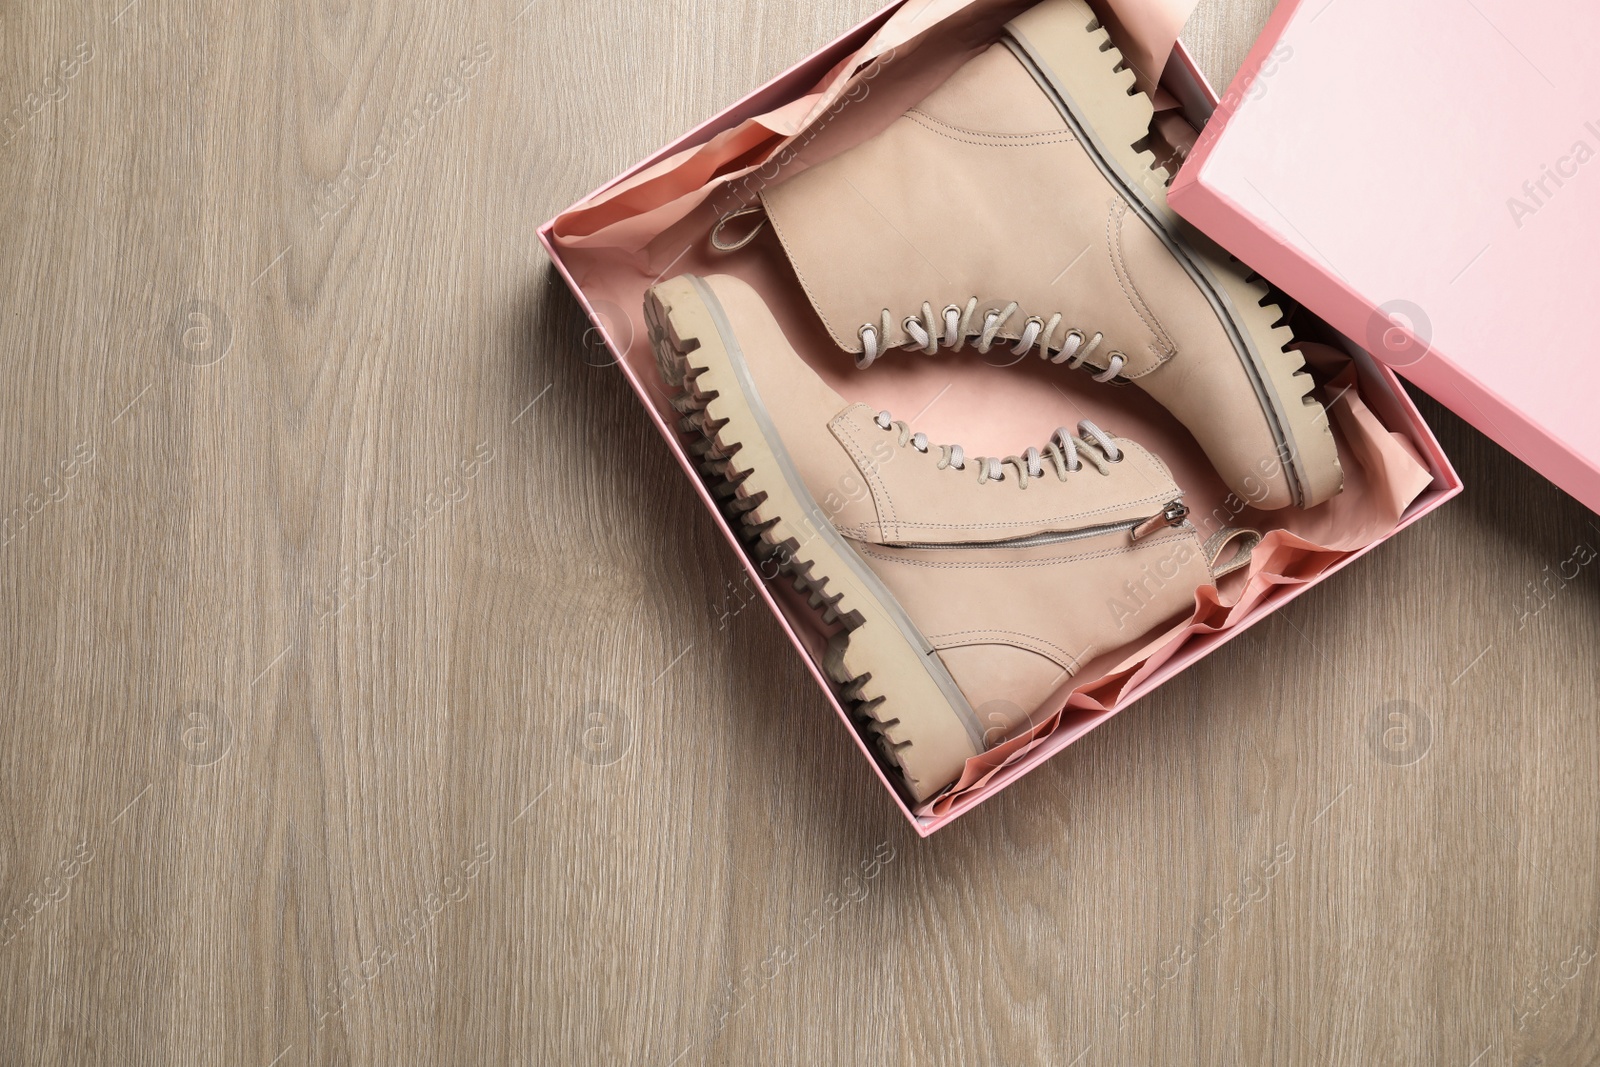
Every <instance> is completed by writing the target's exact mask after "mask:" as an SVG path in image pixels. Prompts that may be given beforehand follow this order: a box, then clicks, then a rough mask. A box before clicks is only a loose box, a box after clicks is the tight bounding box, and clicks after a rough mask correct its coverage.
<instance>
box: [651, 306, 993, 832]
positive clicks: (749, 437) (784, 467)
mask: <svg viewBox="0 0 1600 1067" xmlns="http://www.w3.org/2000/svg"><path fill="white" fill-rule="evenodd" d="M644 311H645V322H646V324H647V325H648V328H649V335H650V342H651V345H652V347H653V348H654V350H655V355H656V362H657V365H658V366H659V368H660V370H661V376H662V379H663V380H664V381H665V382H666V383H667V384H668V385H669V386H671V387H673V388H676V389H678V390H679V392H678V393H677V395H675V396H673V397H672V398H671V403H672V406H673V407H674V408H675V409H676V410H677V411H678V412H679V413H680V414H681V415H682V416H683V418H682V420H681V421H680V423H679V429H680V430H681V431H682V432H683V433H684V434H685V435H686V436H688V437H690V438H692V441H691V443H690V445H689V452H690V454H691V455H693V456H694V457H695V458H696V460H697V462H698V466H699V468H700V472H701V474H702V475H703V477H704V478H705V480H706V482H707V484H708V486H709V488H710V489H711V491H712V493H713V495H714V496H715V497H716V498H717V499H718V501H719V502H720V503H721V506H722V509H723V512H724V513H725V514H726V515H727V517H728V519H729V521H730V522H731V523H732V525H733V528H734V529H735V530H736V531H737V532H738V533H739V534H740V536H741V538H742V540H743V541H744V542H745V544H746V546H747V548H748V550H749V551H750V554H751V555H752V556H753V557H755V559H756V560H757V561H758V562H761V563H763V564H768V563H772V564H775V565H776V567H777V568H778V571H779V572H781V573H782V574H783V575H785V576H787V577H788V578H790V579H791V580H792V581H793V584H794V588H795V589H796V591H798V592H801V593H809V594H810V596H809V601H808V602H809V603H810V605H811V607H812V608H813V609H816V610H818V611H819V612H821V614H822V619H823V621H824V622H825V623H828V624H834V623H838V624H840V629H839V630H838V632H837V633H835V634H834V635H833V637H832V638H830V640H829V644H828V651H827V654H826V656H825V657H824V660H823V670H824V673H826V674H827V675H828V677H829V678H830V679H831V680H832V681H833V682H834V683H836V684H837V685H838V686H839V694H840V699H841V700H842V701H845V702H846V703H847V705H848V706H849V708H850V710H851V713H852V717H853V718H854V719H855V720H856V722H857V724H858V726H859V727H860V728H861V730H862V733H863V735H864V736H865V737H866V738H867V739H868V740H869V742H871V743H872V745H873V747H874V749H875V750H876V751H877V752H878V753H879V755H880V756H881V758H882V759H883V761H884V762H885V763H887V764H888V765H889V766H890V767H891V769H892V770H893V771H894V772H895V774H893V775H892V777H896V778H898V779H899V781H900V782H901V783H902V785H903V786H904V788H905V792H906V793H907V795H908V796H909V797H910V798H911V800H912V801H913V802H921V801H924V800H927V799H929V798H930V797H933V796H935V795H937V794H938V793H939V792H940V791H942V790H943V789H944V788H945V787H947V786H948V785H950V784H951V783H952V782H954V781H955V780H956V779H957V778H958V777H959V776H960V774H961V771H962V768H963V766H964V765H965V763H966V760H967V759H968V758H969V757H971V756H973V755H976V754H977V753H978V752H981V751H982V750H983V748H984V745H983V734H982V730H981V729H980V727H979V723H978V717H977V714H976V713H975V712H974V711H973V710H972V708H971V706H970V704H968V703H967V700H966V698H965V697H964V696H962V694H961V691H960V690H959V689H958V688H957V687H956V685H955V682H954V680H953V679H951V678H950V676H949V672H948V671H947V670H945V668H944V665H943V663H942V661H940V660H939V658H938V653H937V652H935V651H934V649H933V647H932V646H931V645H929V644H928V643H927V640H926V638H924V637H923V636H922V635H921V633H920V632H919V631H917V630H916V628H915V626H913V625H912V623H911V622H910V620H909V619H908V618H907V617H906V615H905V612H904V610H903V609H901V608H900V606H899V604H898V603H896V602H895V600H894V597H893V595H892V594H891V593H890V592H889V591H888V590H887V589H886V588H884V587H883V585H882V583H881V582H880V581H879V580H878V579H877V577H876V576H875V575H874V574H873V573H872V571H871V570H870V568H868V567H867V565H866V563H865V562H864V561H863V560H861V558H860V557H859V556H858V555H856V553H855V551H854V549H852V548H851V547H850V546H849V544H848V543H847V542H846V541H845V539H844V538H843V537H841V536H840V535H839V534H838V532H837V531H835V530H834V529H833V527H832V525H831V524H829V523H828V522H827V520H826V518H825V517H824V516H823V513H822V511H821V509H820V508H819V507H818V505H817V503H816V501H815V499H814V498H812V496H811V494H810V492H809V490H807V489H806V487H805V485H804V483H803V482H802V481H801V480H800V477H799V474H798V472H797V471H796V470H795V468H794V465H793V463H792V462H791V461H790V460H789V457H788V455H787V452H786V451H785V449H784V445H783V442H782V441H781V440H779V439H778V438H777V434H776V432H775V431H774V430H773V429H772V428H771V421H770V418H769V417H768V416H767V414H766V411H765V408H764V406H763V404H762V401H761V398H760V396H759V394H758V393H757V392H756V390H755V386H754V382H753V381H752V380H751V379H750V375H749V371H748V367H747V366H746V365H745V363H744V357H743V354H742V352H741V350H740V348H739V344H738V339H737V338H736V337H735V336H733V330H732V327H731V325H730V324H729V323H728V321H727V316H726V314H725V313H724V312H723V310H722V307H721V304H720V302H719V301H718V300H717V297H716V294H715V293H714V292H713V291H712V290H711V288H710V286H709V285H707V284H706V282H705V281H703V280H702V279H699V278H695V277H692V276H688V275H685V276H681V277H678V278H674V279H672V280H670V281H667V282H663V283H661V284H659V285H657V286H655V287H654V288H652V289H651V290H650V291H649V293H647V294H646V296H645V308H644Z"/></svg>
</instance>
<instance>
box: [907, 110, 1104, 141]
mask: <svg viewBox="0 0 1600 1067" xmlns="http://www.w3.org/2000/svg"><path fill="white" fill-rule="evenodd" d="M905 117H906V118H908V119H910V120H911V121H912V122H915V123H916V124H917V125H918V126H921V127H922V128H923V129H925V130H927V131H928V132H929V133H935V134H938V135H939V136H940V137H944V138H946V139H948V140H951V141H960V142H961V143H962V144H972V145H981V146H985V147H989V148H1032V147H1033V146H1034V145H1044V144H1077V143H1078V139H1077V138H1076V137H1074V136H1072V131H1071V130H1068V129H1064V128H1063V129H1060V130H1041V131H1040V132H1038V133H986V132H985V131H983V130H969V129H967V128H965V127H963V126H955V125H952V124H951V123H948V122H945V121H944V120H942V119H936V118H934V117H933V116H932V115H930V114H928V113H927V112H926V111H921V110H918V109H916V108H912V109H911V110H910V111H907V112H906V113H905ZM923 120H927V121H923ZM929 123H932V124H933V125H929ZM940 127H942V128H940ZM958 134H964V135H965V136H957V135H958ZM1007 142H1010V143H1007Z"/></svg>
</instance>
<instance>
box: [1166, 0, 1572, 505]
mask: <svg viewBox="0 0 1600 1067" xmlns="http://www.w3.org/2000/svg"><path fill="white" fill-rule="evenodd" d="M1170 200H1171V204H1172V207H1173V209H1174V210H1175V211H1177V212H1178V213H1179V214H1180V215H1182V216H1183V217H1185V218H1186V219H1188V220H1189V221H1190V222H1192V223H1193V224H1194V225H1195V226H1197V227H1198V228H1200V229H1201V230H1203V231H1205V232H1206V233H1207V234H1209V235H1210V236H1211V237H1212V238H1213V239H1214V240H1216V241H1217V242H1219V243H1220V244H1222V245H1223V246H1224V247H1225V248H1227V249H1228V250H1229V251H1230V252H1232V253H1233V254H1234V255H1236V256H1238V257H1239V258H1240V259H1241V260H1244V261H1245V262H1247V263H1249V264H1250V265H1251V266H1252V267H1254V268H1255V269H1256V270H1258V271H1260V272H1261V273H1262V274H1263V275H1265V276H1266V277H1268V278H1270V279H1271V280H1272V281H1273V282H1274V283H1275V284H1277V285H1279V286H1281V287H1282V288H1283V289H1284V290H1285V291H1286V292H1288V294H1289V295H1290V296H1291V297H1293V298H1294V299H1296V300H1298V301H1299V302H1300V303H1302V304H1304V305H1305V306H1306V307H1307V308H1309V309H1310V310H1312V311H1313V312H1315V313H1316V314H1317V315H1319V316H1321V317H1322V318H1323V319H1325V320H1327V322H1329V323H1330V324H1331V325H1333V326H1334V327H1335V328H1336V329H1338V330H1339V331H1340V332H1342V333H1344V334H1346V335H1347V336H1349V337H1350V338H1351V339H1352V340H1355V341H1356V342H1358V343H1360V344H1361V345H1362V346H1363V347H1365V348H1367V349H1368V350H1369V351H1371V352H1372V353H1373V355H1374V356H1376V357H1377V358H1378V359H1380V360H1382V361H1383V362H1385V363H1387V364H1389V366H1391V367H1393V368H1395V369H1396V370H1397V371H1399V372H1400V373H1401V374H1402V375H1403V376H1405V377H1406V378H1408V379H1410V380H1411V381H1412V382H1414V383H1416V384H1417V385H1418V386H1419V387H1421V388H1422V389H1424V390H1426V391H1427V392H1429V393H1430V394H1432V395H1433V396H1434V397H1436V398H1437V399H1438V400H1439V401H1440V402H1442V403H1444V404H1445V405H1447V406H1448V407H1450V408H1451V409H1452V410H1453V411H1455V412H1456V413H1457V414H1458V415H1460V416H1461V417H1462V418H1464V419H1466V420H1467V421H1468V422H1470V423H1471V424H1472V425H1474V426H1476V427H1477V428H1478V429H1479V430H1481V431H1483V433H1485V434H1486V435H1488V436H1489V437H1491V438H1493V439H1494V440H1496V441H1498V442H1499V443H1500V444H1501V445H1503V446H1504V447H1505V448H1507V449H1508V450H1510V451H1511V452H1512V454H1514V455H1516V456H1517V457H1518V458H1520V459H1521V460H1522V461H1523V462H1525V463H1527V464H1528V465H1529V466H1531V467H1533V468H1534V469H1535V470H1537V471H1539V472H1540V473H1541V474H1543V475H1545V476H1546V477H1548V478H1549V479H1550V480H1551V481H1552V482H1554V483H1556V484H1557V485H1559V486H1560V487H1561V488H1563V489H1565V490H1566V491H1567V492H1569V493H1571V494H1572V495H1573V496H1575V497H1576V498H1577V499H1579V500H1580V501H1582V502H1583V503H1584V504H1585V505H1587V506H1588V507H1589V508H1590V509H1592V510H1596V511H1600V410H1597V407H1596V402H1597V400H1600V334H1597V333H1596V331H1595V330H1594V329H1593V327H1592V326H1591V324H1590V323H1589V322H1588V321H1587V315H1588V314H1590V313H1593V312H1594V311H1595V310H1596V304H1597V303H1600V5H1597V4H1595V3H1594V2H1593V0H1548V2H1546V3H1543V4H1537V5H1529V4H1526V3H1521V2H1516V0H1413V2H1410V3H1404V4H1397V3H1394V2H1393V0H1283V2H1282V3H1280V4H1279V5H1278V8H1277V10H1276V11H1275V12H1274V13H1273V16H1272V18H1271V20H1270V21H1269V23H1268V24H1267V28H1266V30H1265V31H1264V32H1263V33H1262V35H1261V37H1260V39H1259V40H1258V41H1257V42H1256V45H1255V47H1254V49H1252V51H1251V53H1250V56H1249V58H1248V59H1247V60H1246V61H1245V63H1244V66H1243V67H1242V68H1241V69H1240V72H1239V74H1238V76H1237V77H1236V78H1235V79H1234V81H1233V84H1232V85H1231V86H1230V87H1229V89H1228V92H1227V93H1226V94H1225V95H1224V97H1223V99H1222V102H1221V103H1220V104H1219V105H1218V107H1217V110H1216V113H1215V115H1214V116H1213V117H1212V119H1211V120H1210V122H1209V123H1208V124H1207V126H1206V128H1205V131H1204V133H1203V134H1202V136H1201V138H1200V140H1199V142H1198V143H1197V144H1196V145H1195V148H1194V151H1193V152H1192V153H1191V154H1190V156H1189V159H1188V161H1187V163H1185V165H1184V166H1183V168H1182V170H1181V171H1180V173H1179V174H1178V176H1177V179H1176V180H1175V181H1174V183H1173V186H1172V190H1171V198H1170Z"/></svg>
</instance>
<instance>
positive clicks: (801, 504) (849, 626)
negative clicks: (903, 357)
mask: <svg viewBox="0 0 1600 1067" xmlns="http://www.w3.org/2000/svg"><path fill="white" fill-rule="evenodd" d="M645 318H646V321H647V323H648V324H649V334H650V339H651V343H652V345H653V347H654V349H655V353H656V357H657V361H658V364H659V366H660V370H661V374H662V377H663V378H664V379H665V381H666V383H667V384H668V386H669V387H671V388H673V389H675V390H676V394H675V395H674V396H673V398H672V404H673V406H674V407H675V408H676V409H677V410H678V411H679V412H680V413H681V415H682V416H683V418H682V421H681V424H680V429H681V430H682V431H683V432H684V433H685V434H686V435H687V436H688V437H690V438H691V443H690V446H689V451H690V453H691V454H692V455H694V456H696V457H697V458H698V461H699V465H700V469H701V472H702V474H703V475H704V476H705V478H706V480H707V482H708V484H709V486H710V488H711V490H712V492H713V494H714V495H715V496H716V497H717V498H718V499H719V500H720V501H721V503H722V506H723V508H724V510H725V512H726V514H727V515H728V517H729V519H730V520H731V521H732V522H733V524H734V528H735V529H736V530H739V531H740V532H741V533H742V535H743V537H744V539H745V541H746V543H747V545H748V547H749V550H750V552H751V554H752V556H753V557H754V558H755V559H756V560H757V561H758V562H759V563H760V564H761V569H762V573H763V574H767V575H768V576H769V577H770V576H776V575H777V574H778V573H779V572H782V573H783V574H784V575H785V577H786V578H788V579H789V580H792V582H793V584H794V587H795V589H796V590H797V591H799V592H802V593H809V594H810V597H809V602H810V604H811V606H812V607H813V608H814V609H816V610H818V611H819V612H820V613H821V614H822V620H823V622H824V623H825V624H828V625H830V626H834V627H836V629H835V631H834V632H833V634H832V636H831V638H830V641H829V645H828V652H827V655H826V657H825V661H824V664H823V666H824V668H825V670H826V673H827V674H828V675H829V677H830V678H831V679H832V680H833V681H834V682H835V683H836V684H837V685H838V687H839V693H840V697H841V699H842V700H843V701H845V702H846V703H847V706H849V707H850V708H851V709H852V711H853V714H854V716H855V718H856V721H857V723H858V724H859V725H860V727H861V728H862V731H863V734H864V736H866V737H867V738H868V740H869V741H870V742H872V743H873V745H874V747H875V748H876V750H877V751H878V752H879V753H880V755H881V757H882V759H883V760H884V762H885V763H886V764H887V765H888V767H889V769H890V770H891V772H892V773H893V774H894V775H896V776H897V777H898V780H899V781H900V782H901V783H902V784H903V786H904V789H905V792H906V794H907V796H908V797H909V798H910V799H911V800H912V801H913V802H917V801H923V800H926V799H928V798H930V797H932V796H934V795H936V794H937V793H938V792H940V791H941V790H943V789H945V788H946V787H947V786H949V785H950V784H951V783H952V782H954V781H955V780H956V779H957V778H958V777H959V776H960V774H961V771H962V768H963V766H964V764H965V761H966V760H967V759H968V758H969V757H971V756H973V755H976V754H978V753H981V752H983V751H984V750H985V749H987V748H990V747H992V746H993V745H995V744H998V743H999V742H1001V741H1003V740H1005V739H1007V738H1008V737H1011V736H1013V735H1014V734H1015V733H1016V732H1017V731H1018V730H1019V729H1021V728H1023V727H1026V726H1027V725H1028V724H1029V722H1030V721H1036V719H1037V717H1038V716H1040V715H1043V714H1047V713H1048V711H1050V710H1053V708H1051V707H1048V706H1046V705H1047V701H1048V700H1049V698H1050V697H1051V696H1052V695H1054V694H1056V693H1057V692H1058V691H1060V690H1062V689H1063V688H1064V687H1065V686H1066V684H1067V683H1069V681H1070V679H1071V678H1072V677H1073V675H1075V674H1076V673H1077V671H1078V668H1079V666H1080V665H1081V664H1083V663H1084V662H1086V661H1087V660H1089V659H1090V658H1092V657H1094V656H1096V655H1098V654H1100V653H1102V652H1107V651H1111V650H1113V649H1116V648H1118V647H1120V646H1123V645H1127V644H1129V643H1131V642H1134V641H1137V640H1138V639H1140V638H1141V637H1143V636H1145V635H1146V634H1148V633H1149V632H1151V631H1152V630H1154V629H1155V628H1157V627H1159V626H1162V625H1164V624H1167V623H1170V622H1171V621H1172V620H1173V619H1174V618H1175V617H1176V616H1179V615H1182V614H1183V613H1185V612H1187V611H1189V610H1190V609H1192V607H1193V604H1194V593H1195V590H1196V588H1198V587H1199V586H1202V585H1207V584H1210V583H1211V582H1212V581H1213V580H1214V578H1215V577H1216V576H1219V575H1220V574H1222V573H1225V572H1226V571H1227V570H1231V569H1233V568H1234V567H1237V566H1240V565H1242V564H1243V563H1245V562H1248V552H1249V547H1250V544H1253V541H1252V542H1250V543H1249V544H1246V545H1245V546H1244V547H1243V549H1242V550H1240V551H1238V552H1236V554H1235V555H1234V557H1233V559H1232V560H1230V562H1229V563H1228V564H1227V565H1225V566H1223V567H1220V568H1216V567H1214V565H1213V559H1214V557H1215V556H1216V554H1217V553H1218V552H1219V551H1220V550H1221V548H1222V543H1223V542H1227V541H1229V540H1231V538H1226V537H1224V538H1213V543H1209V544H1207V545H1202V544H1201V543H1200V541H1199V539H1198V536H1197V534H1196V531H1195V529H1194V527H1193V526H1192V525H1190V524H1189V523H1188V522H1187V521H1186V516H1187V509H1186V508H1185V506H1184V504H1183V501H1182V496H1183V494H1182V491H1181V490H1180V489H1179V488H1178V487H1177V486H1176V485H1175V484H1174V483H1173V480H1172V476H1171V474H1170V473H1168V470H1167V468H1166V466H1165V465H1164V464H1163V463H1162V462H1161V461H1160V460H1159V459H1157V458H1156V457H1154V456H1152V455H1151V454H1150V453H1149V452H1148V451H1146V450H1145V449H1144V448H1142V447H1141V446H1139V445H1138V444H1135V443H1134V442H1131V441H1127V440H1124V439H1121V438H1117V437H1114V436H1112V435H1111V434H1108V433H1106V432H1104V431H1102V430H1101V429H1099V428H1098V427H1096V426H1095V425H1093V424H1092V423H1089V422H1084V423H1082V424H1080V426H1079V432H1078V433H1077V434H1072V433H1070V432H1068V431H1067V430H1065V429H1063V430H1059V431H1057V433H1056V434H1055V436H1054V438H1053V439H1052V440H1051V441H1050V442H1049V443H1048V444H1047V445H1046V446H1045V447H1044V448H1042V449H1040V448H1029V449H1027V450H1026V451H1024V452H1023V453H1022V454H1021V455H1016V456H1006V457H1004V458H998V457H981V456H968V455H966V454H965V452H964V451H963V450H962V449H961V447H960V446H959V445H954V444H948V445H939V444H935V443H933V442H931V441H929V440H928V439H927V438H926V436H925V435H923V434H921V433H918V432H915V431H914V430H913V429H912V428H911V427H910V426H908V425H906V424H905V423H904V422H900V421H896V420H895V419H894V418H892V417H891V416H890V414H889V413H888V412H886V411H874V410H873V409H872V408H870V407H868V406H867V405H865V404H852V403H847V402H846V401H845V400H844V399H843V398H842V397H840V396H839V395H838V394H837V393H835V392H834V391H833V390H832V389H831V388H829V387H828V385H827V384H826V383H824V382H823V381H822V380H821V379H820V378H819V377H818V376H817V375H816V374H815V373H814V372H813V371H812V370H811V368H810V367H808V366H807V365H806V364H805V362H804V361H802V360H801V359H800V357H799V356H798V355H797V354H796V353H795V352H794V350H793V349H792V348H791V347H790V345H789V343H788V341H787V340H786V339H785V337H784V335H783V333H782V331H781V329H780V328H779V326H778V323H777V322H776V320H775V319H774V318H773V316H772V314H771V312H770V311H769V310H768V308H767V306H766V304H765V302H764V301H763V300H762V299H761V297H760V296H759V295H758V294H757V293H756V292H755V291H754V290H753V289H751V288H750V286H748V285H747V284H745V283H744V282H743V281H740V280H739V279H736V278H732V277H726V276H714V277H710V278H699V277H694V276H689V275H685V276H681V277H678V278H674V279H672V280H670V281H667V282H663V283H661V284H659V285H657V286H655V287H654V288H653V289H651V290H650V292H649V293H648V294H647V296H646V299H645Z"/></svg>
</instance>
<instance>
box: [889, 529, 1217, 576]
mask: <svg viewBox="0 0 1600 1067" xmlns="http://www.w3.org/2000/svg"><path fill="white" fill-rule="evenodd" d="M1187 539H1188V540H1191V541H1193V542H1194V545H1195V547H1196V548H1197V549H1202V548H1203V546H1202V545H1201V544H1200V538H1199V536H1198V535H1196V534H1192V533H1190V534H1188V535H1187ZM1182 540H1185V535H1182V534H1180V535H1179V536H1177V537H1166V538H1162V539H1160V540H1157V541H1147V542H1145V543H1144V544H1142V545H1131V546H1128V545H1124V546H1122V547H1120V548H1107V549H1102V550H1101V551H1099V552H1085V553H1083V554H1082V555H1077V556H1053V557H1051V558H1049V559H1029V560H1014V561H1012V562H1010V563H984V562H981V561H973V562H956V563H942V562H939V561H938V560H924V559H904V558H902V557H900V556H886V555H884V554H883V553H881V552H874V551H872V549H870V548H867V547H866V546H865V545H863V546H862V547H861V548H860V549H859V550H858V551H859V552H860V553H861V554H862V555H863V556H871V557H872V558H873V559H881V560H883V561H884V562H885V563H899V564H901V565H903V566H906V567H926V568H931V569H933V570H946V571H973V570H981V571H1009V570H1021V569H1023V568H1028V567H1056V566H1060V565H1061V564H1063V563H1079V562H1082V561H1083V560H1090V559H1105V558H1106V557H1107V556H1118V555H1123V554H1129V555H1131V554H1132V553H1135V552H1144V551H1146V550H1148V549H1152V548H1159V547H1161V546H1162V545H1175V544H1177V543H1178V542H1179V541H1182ZM907 551H913V552H914V551H917V550H916V549H909V550H907ZM928 551H942V550H937V549H929V550H928ZM969 551H978V550H976V549H972V550H969ZM1196 558H1200V557H1196ZM1201 562H1202V564H1203V563H1204V560H1203V559H1201Z"/></svg>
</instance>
